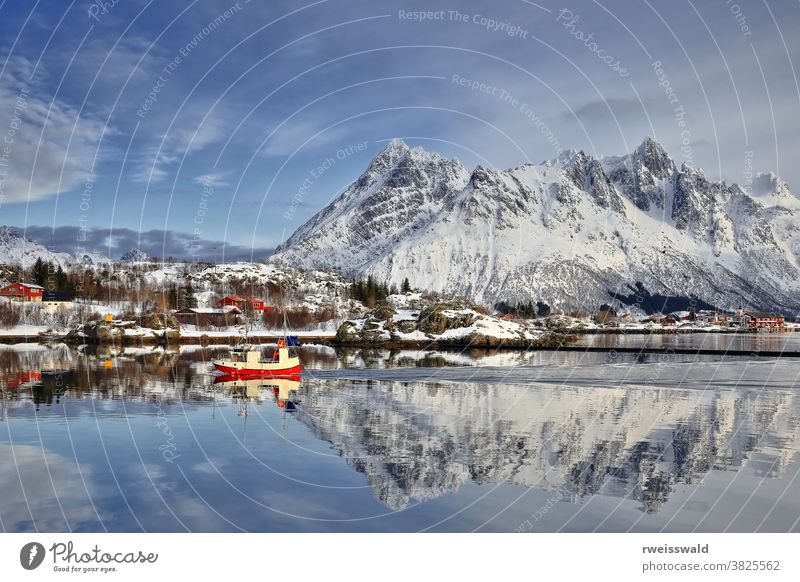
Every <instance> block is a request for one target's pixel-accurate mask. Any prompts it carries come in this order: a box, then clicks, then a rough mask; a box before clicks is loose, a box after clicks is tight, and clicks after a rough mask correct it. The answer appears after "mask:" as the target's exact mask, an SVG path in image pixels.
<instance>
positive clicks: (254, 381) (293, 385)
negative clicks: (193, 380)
mask: <svg viewBox="0 0 800 582" xmlns="http://www.w3.org/2000/svg"><path fill="white" fill-rule="evenodd" d="M214 386H215V387H221V388H224V389H225V390H226V391H227V393H228V394H229V395H230V396H231V398H233V399H234V400H238V401H239V403H240V407H241V406H242V405H245V408H244V409H243V411H242V410H240V414H239V415H240V416H246V415H247V414H248V410H247V408H246V404H248V403H249V402H250V401H252V400H257V401H259V402H261V400H262V398H261V396H262V393H263V391H265V390H270V391H271V393H272V395H273V396H274V397H275V402H276V404H277V405H278V408H282V409H284V410H286V411H287V412H292V411H294V410H296V406H295V403H296V402H297V392H298V389H299V388H300V374H290V375H287V376H273V375H271V374H266V375H264V376H263V377H259V378H254V377H247V378H241V377H239V376H237V375H234V374H223V375H222V376H216V377H215V378H214Z"/></svg>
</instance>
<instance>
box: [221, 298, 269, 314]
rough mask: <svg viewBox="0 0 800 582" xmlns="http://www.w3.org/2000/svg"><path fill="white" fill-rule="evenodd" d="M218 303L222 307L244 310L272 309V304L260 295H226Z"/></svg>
mask: <svg viewBox="0 0 800 582" xmlns="http://www.w3.org/2000/svg"><path fill="white" fill-rule="evenodd" d="M217 305H219V306H220V307H228V306H233V307H238V308H239V309H241V310H242V311H247V310H252V311H271V310H272V306H270V305H267V304H266V302H265V301H264V300H263V299H259V298H258V297H240V296H239V295H226V296H225V297H223V298H222V299H220V300H219V301H217Z"/></svg>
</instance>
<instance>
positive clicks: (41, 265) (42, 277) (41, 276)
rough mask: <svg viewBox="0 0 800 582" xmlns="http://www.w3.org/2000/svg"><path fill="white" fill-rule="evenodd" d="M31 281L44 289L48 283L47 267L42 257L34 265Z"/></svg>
mask: <svg viewBox="0 0 800 582" xmlns="http://www.w3.org/2000/svg"><path fill="white" fill-rule="evenodd" d="M31 279H33V282H34V283H36V284H37V285H41V286H42V287H44V284H45V283H46V282H47V265H46V264H45V262H44V261H43V260H42V257H39V258H38V259H36V262H35V263H34V264H33V268H31Z"/></svg>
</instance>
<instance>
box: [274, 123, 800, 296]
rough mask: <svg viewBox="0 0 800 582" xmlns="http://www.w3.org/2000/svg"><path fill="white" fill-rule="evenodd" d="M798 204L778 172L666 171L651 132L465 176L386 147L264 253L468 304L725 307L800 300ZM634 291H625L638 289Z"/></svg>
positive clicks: (668, 162) (450, 166)
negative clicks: (603, 153) (618, 152)
mask: <svg viewBox="0 0 800 582" xmlns="http://www.w3.org/2000/svg"><path fill="white" fill-rule="evenodd" d="M798 213H800V200H798V199H797V198H796V197H795V196H794V195H793V194H792V193H791V192H790V191H789V189H788V187H787V186H786V184H785V183H783V182H782V181H781V180H780V179H778V178H777V177H775V176H772V175H769V174H760V175H757V176H756V179H755V181H754V184H753V193H752V194H750V193H748V192H745V191H744V190H743V189H742V188H740V187H739V186H738V185H736V184H732V185H729V184H726V183H724V182H713V181H710V180H708V179H707V178H706V177H705V176H704V174H703V173H702V172H701V171H700V170H697V169H693V168H690V167H687V166H685V165H684V166H682V167H680V168H679V167H677V166H676V164H675V163H674V161H673V160H672V159H671V158H670V157H669V155H668V154H667V153H666V152H665V151H664V149H663V148H662V147H661V146H660V145H659V144H658V143H657V142H655V141H654V140H652V139H650V138H648V139H646V140H645V141H644V142H643V143H642V144H641V145H640V146H639V147H638V148H636V150H634V151H633V152H632V153H630V154H627V155H623V156H615V157H605V158H601V159H594V158H592V157H590V156H588V155H587V154H585V153H584V152H581V151H577V152H576V151H566V152H563V153H562V154H560V155H559V156H558V157H557V158H556V159H553V160H550V161H546V162H543V163H542V164H538V165H534V164H526V165H523V166H520V167H518V168H513V169H510V170H506V171H499V170H494V169H489V168H485V167H482V166H479V167H477V168H476V169H475V170H474V171H472V173H471V174H470V173H468V172H466V171H465V170H464V168H463V166H462V165H461V164H460V163H459V162H458V161H457V160H452V161H447V160H445V159H444V158H442V157H441V156H438V155H436V154H430V153H427V152H425V151H423V150H422V149H420V148H415V149H411V148H409V147H408V146H406V145H405V144H404V143H402V142H400V141H393V142H392V143H391V144H389V146H388V147H387V148H386V149H385V150H384V151H383V152H382V153H380V154H379V155H378V156H377V157H376V158H375V159H374V160H373V161H372V163H371V164H370V166H369V168H368V169H367V171H366V172H365V173H364V175H362V176H361V177H360V178H359V179H358V180H356V181H355V182H354V183H353V184H352V185H351V186H350V187H349V188H348V189H347V190H346V191H345V192H344V193H343V194H342V195H341V196H340V197H338V198H337V199H336V200H335V201H334V202H333V203H331V204H330V205H329V206H328V207H326V208H325V209H323V210H322V211H320V212H319V213H318V214H317V215H316V216H314V217H313V218H312V219H311V220H309V221H308V222H307V223H306V224H305V225H303V226H302V227H300V228H299V229H298V230H297V231H296V232H295V233H294V234H293V235H292V237H291V238H289V239H288V240H287V241H286V243H285V244H283V245H281V246H280V247H279V248H278V250H277V252H276V254H275V255H274V257H273V258H272V259H271V260H272V261H273V262H278V263H280V262H287V263H291V264H293V265H298V266H302V267H305V268H308V269H326V270H337V271H339V272H342V273H343V274H345V275H348V276H350V275H354V274H372V275H373V276H375V277H376V278H378V280H386V281H388V282H390V283H394V284H396V285H400V284H401V283H402V281H403V279H404V278H406V277H408V279H409V280H410V281H411V282H412V284H413V285H414V286H415V287H419V288H423V289H430V290H433V291H440V292H445V293H455V294H461V295H465V296H467V297H469V298H471V299H473V300H475V301H479V302H484V303H487V304H492V303H495V302H497V301H507V302H512V303H513V302H519V301H523V302H527V301H544V302H546V303H549V304H550V305H554V306H561V307H583V308H586V309H594V308H597V307H598V306H600V305H601V304H603V303H607V302H613V301H614V298H615V297H622V296H625V297H626V299H625V300H626V302H628V303H634V302H636V301H637V293H638V295H639V296H641V295H642V292H641V289H644V290H645V294H652V295H653V296H661V295H663V296H678V297H694V298H697V299H699V300H700V301H703V302H706V303H708V304H711V305H713V306H717V307H721V308H730V309H734V308H738V307H740V306H748V307H753V308H761V309H779V310H781V311H790V310H795V309H798V308H800V294H798V293H797V291H798V287H800V285H798V278H799V277H798V276H799V275H800V232H798V229H800V224H799V223H798ZM637 283H638V284H639V289H640V291H638V292H637V291H635V290H634V288H635V286H636V284H637Z"/></svg>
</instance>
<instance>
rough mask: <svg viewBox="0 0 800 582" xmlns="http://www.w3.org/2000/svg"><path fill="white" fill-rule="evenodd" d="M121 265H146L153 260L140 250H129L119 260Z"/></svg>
mask: <svg viewBox="0 0 800 582" xmlns="http://www.w3.org/2000/svg"><path fill="white" fill-rule="evenodd" d="M119 260H120V262H121V263H148V262H152V261H153V258H152V257H151V256H150V255H148V254H147V253H146V252H144V251H143V250H141V249H131V250H129V251H128V252H127V253H125V254H124V255H122V256H121V257H120V258H119Z"/></svg>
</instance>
